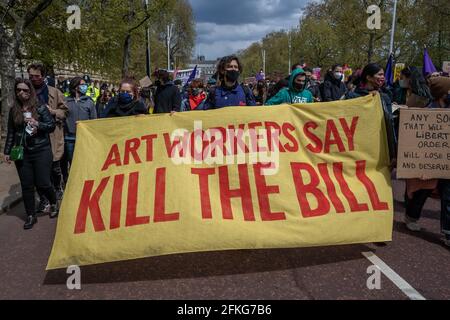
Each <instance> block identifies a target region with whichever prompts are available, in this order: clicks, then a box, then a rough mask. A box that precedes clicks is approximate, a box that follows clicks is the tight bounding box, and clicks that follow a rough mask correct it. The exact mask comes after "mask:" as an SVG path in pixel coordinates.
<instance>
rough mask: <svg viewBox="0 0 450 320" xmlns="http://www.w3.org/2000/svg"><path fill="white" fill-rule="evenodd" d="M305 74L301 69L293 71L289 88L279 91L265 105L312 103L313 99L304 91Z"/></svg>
mask: <svg viewBox="0 0 450 320" xmlns="http://www.w3.org/2000/svg"><path fill="white" fill-rule="evenodd" d="M306 85H307V83H306V74H305V71H304V70H303V69H298V68H297V69H295V70H293V71H292V73H291V77H290V78H289V88H284V89H282V90H280V91H279V92H278V93H277V94H276V95H275V96H274V97H272V98H271V99H270V100H269V101H267V102H266V105H268V106H272V105H279V104H283V103H291V104H293V103H312V102H314V97H313V95H312V93H311V91H309V90H308V89H306Z"/></svg>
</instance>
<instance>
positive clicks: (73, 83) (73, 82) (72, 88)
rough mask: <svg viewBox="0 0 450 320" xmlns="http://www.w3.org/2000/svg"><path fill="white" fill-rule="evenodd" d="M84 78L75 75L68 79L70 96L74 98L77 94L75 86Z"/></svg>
mask: <svg viewBox="0 0 450 320" xmlns="http://www.w3.org/2000/svg"><path fill="white" fill-rule="evenodd" d="M82 80H84V79H83V78H81V77H75V78H73V79H72V80H70V84H69V92H70V96H71V97H72V98H75V97H76V95H77V87H78V86H79V85H80V83H81V81H82Z"/></svg>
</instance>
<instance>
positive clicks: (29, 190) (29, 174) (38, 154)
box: [15, 146, 56, 215]
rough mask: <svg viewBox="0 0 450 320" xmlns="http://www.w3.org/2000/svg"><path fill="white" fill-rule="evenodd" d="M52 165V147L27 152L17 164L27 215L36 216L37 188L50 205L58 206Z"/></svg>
mask: <svg viewBox="0 0 450 320" xmlns="http://www.w3.org/2000/svg"><path fill="white" fill-rule="evenodd" d="M52 163H53V154H52V150H51V148H50V146H49V147H48V148H44V149H41V150H37V151H33V152H29V151H27V150H25V151H24V159H23V160H22V161H16V162H15V165H16V168H17V173H18V174H19V179H20V184H21V186H22V197H23V202H24V204H25V211H26V213H27V215H36V204H35V198H34V189H35V187H36V188H37V190H38V191H39V192H40V193H41V194H42V195H44V196H45V197H46V198H47V199H48V200H49V201H50V204H56V194H55V190H54V189H53V185H52V182H51V178H50V177H51V171H52Z"/></svg>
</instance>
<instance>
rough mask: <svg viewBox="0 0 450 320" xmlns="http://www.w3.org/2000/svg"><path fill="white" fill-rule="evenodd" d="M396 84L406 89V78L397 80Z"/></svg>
mask: <svg viewBox="0 0 450 320" xmlns="http://www.w3.org/2000/svg"><path fill="white" fill-rule="evenodd" d="M398 84H399V85H400V88H403V89H407V88H408V83H407V82H406V80H400V81H399V82H398Z"/></svg>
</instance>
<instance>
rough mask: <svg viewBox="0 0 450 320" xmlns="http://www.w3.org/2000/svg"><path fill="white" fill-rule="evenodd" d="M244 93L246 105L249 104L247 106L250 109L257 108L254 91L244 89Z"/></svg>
mask: <svg viewBox="0 0 450 320" xmlns="http://www.w3.org/2000/svg"><path fill="white" fill-rule="evenodd" d="M244 93H245V100H246V101H245V103H246V104H247V106H249V107H254V106H256V100H255V96H254V95H253V92H252V90H250V89H247V91H246V90H245V89H244Z"/></svg>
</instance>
